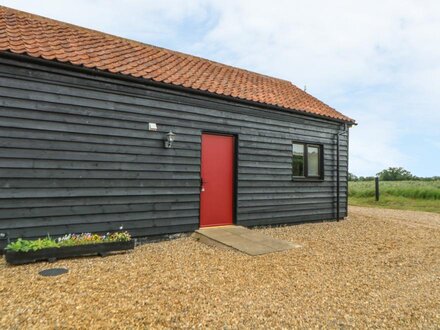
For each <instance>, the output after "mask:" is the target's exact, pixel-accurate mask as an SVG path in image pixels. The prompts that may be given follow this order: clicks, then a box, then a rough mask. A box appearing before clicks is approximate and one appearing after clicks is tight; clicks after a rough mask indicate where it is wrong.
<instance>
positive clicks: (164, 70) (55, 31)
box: [0, 6, 354, 123]
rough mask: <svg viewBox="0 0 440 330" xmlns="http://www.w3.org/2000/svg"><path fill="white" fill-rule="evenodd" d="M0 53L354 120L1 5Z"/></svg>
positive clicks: (249, 78)
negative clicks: (78, 66)
mask: <svg viewBox="0 0 440 330" xmlns="http://www.w3.org/2000/svg"><path fill="white" fill-rule="evenodd" d="M0 51H3V52H4V51H9V52H13V53H18V54H26V55H28V56H32V57H40V58H43V59H46V60H52V61H59V62H69V63H71V64H73V65H81V66H84V67H87V68H96V69H98V70H104V71H109V72H112V73H117V74H123V75H128V76H133V77H142V78H145V79H152V80H154V81H158V82H163V83H166V84H173V85H180V86H183V87H186V88H191V89H196V90H201V91H207V92H209V93H212V94H218V95H225V96H232V97H235V98H238V99H243V100H248V101H252V102H257V103H262V104H268V105H273V106H277V107H281V108H284V109H286V110H294V111H300V112H306V113H310V114H315V115H320V116H324V117H328V118H331V119H337V120H341V121H345V122H350V123H354V120H353V119H351V118H349V117H347V116H344V115H343V114H341V113H340V112H338V111H336V110H335V109H333V108H331V107H329V106H328V105H326V104H324V103H323V102H321V101H319V100H318V99H316V98H314V97H313V96H311V95H309V94H307V93H306V92H304V91H303V90H301V89H299V88H298V87H296V86H295V85H293V84H292V83H291V82H289V81H286V80H282V79H277V78H272V77H268V76H265V75H261V74H258V73H254V72H250V71H247V70H243V69H238V68H235V67H232V66H228V65H224V64H220V63H217V62H213V61H209V60H206V59H202V58H199V57H196V56H191V55H186V54H183V53H179V52H175V51H171V50H167V49H164V48H159V47H155V46H151V45H147V44H143V43H139V42H135V41H132V40H128V39H124V38H120V37H116V36H112V35H109V34H106V33H102V32H98V31H93V30H89V29H85V28H81V27H78V26H75V25H71V24H68V23H63V22H59V21H55V20H52V19H49V18H44V17H41V16H37V15H33V14H29V13H25V12H21V11H18V10H15V9H10V8H7V7H3V6H0Z"/></svg>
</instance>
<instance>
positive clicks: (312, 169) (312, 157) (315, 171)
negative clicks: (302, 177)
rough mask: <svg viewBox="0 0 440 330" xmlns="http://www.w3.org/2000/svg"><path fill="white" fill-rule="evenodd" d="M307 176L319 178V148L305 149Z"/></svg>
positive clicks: (310, 147)
mask: <svg viewBox="0 0 440 330" xmlns="http://www.w3.org/2000/svg"><path fill="white" fill-rule="evenodd" d="M307 176H319V147H315V146H308V147H307Z"/></svg>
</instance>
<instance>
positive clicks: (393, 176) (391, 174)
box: [348, 167, 440, 181]
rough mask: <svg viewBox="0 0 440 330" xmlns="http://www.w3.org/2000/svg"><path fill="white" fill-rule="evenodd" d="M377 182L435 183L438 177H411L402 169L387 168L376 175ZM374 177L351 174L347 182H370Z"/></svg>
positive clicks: (408, 172) (439, 178)
mask: <svg viewBox="0 0 440 330" xmlns="http://www.w3.org/2000/svg"><path fill="white" fill-rule="evenodd" d="M376 176H377V177H379V180H382V181H406V180H415V181H435V180H440V176H433V177H428V178H423V177H418V176H415V175H413V174H412V173H411V172H410V171H408V170H405V169H404V168H403V167H389V168H387V169H385V170H382V171H380V172H379V173H376ZM374 178H375V177H374V176H356V175H354V174H353V173H348V181H370V180H374Z"/></svg>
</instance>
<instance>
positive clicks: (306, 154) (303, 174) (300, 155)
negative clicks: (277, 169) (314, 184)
mask: <svg viewBox="0 0 440 330" xmlns="http://www.w3.org/2000/svg"><path fill="white" fill-rule="evenodd" d="M292 155H293V158H292V174H293V177H294V178H310V179H322V165H321V161H322V159H321V158H322V146H320V145H316V144H307V143H297V142H294V143H293V144H292Z"/></svg>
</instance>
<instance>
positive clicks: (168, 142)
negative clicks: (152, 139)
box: [165, 131, 176, 149]
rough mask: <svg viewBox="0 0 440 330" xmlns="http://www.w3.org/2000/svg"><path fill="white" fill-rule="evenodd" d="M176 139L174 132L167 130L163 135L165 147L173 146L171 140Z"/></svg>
mask: <svg viewBox="0 0 440 330" xmlns="http://www.w3.org/2000/svg"><path fill="white" fill-rule="evenodd" d="M175 139H176V134H174V133H173V132H171V131H170V132H169V133H167V134H166V135H165V148H167V149H170V148H172V147H173V142H174V140H175Z"/></svg>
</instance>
